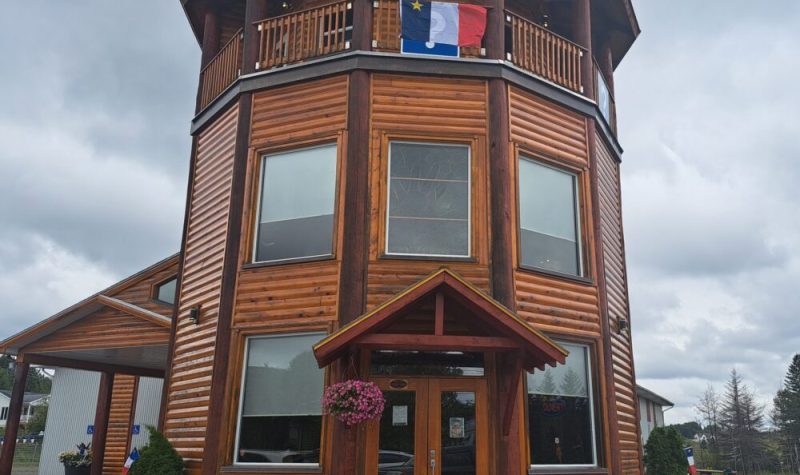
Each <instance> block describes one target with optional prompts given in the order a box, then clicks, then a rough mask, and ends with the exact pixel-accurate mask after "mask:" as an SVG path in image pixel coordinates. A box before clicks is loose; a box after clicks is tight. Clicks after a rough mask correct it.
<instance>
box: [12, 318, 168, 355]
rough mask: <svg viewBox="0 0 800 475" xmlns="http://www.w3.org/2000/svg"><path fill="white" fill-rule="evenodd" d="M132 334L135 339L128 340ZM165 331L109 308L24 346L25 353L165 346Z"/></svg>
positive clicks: (166, 337) (166, 332)
mask: <svg viewBox="0 0 800 475" xmlns="http://www.w3.org/2000/svg"><path fill="white" fill-rule="evenodd" d="M132 335H135V338H131V336H132ZM168 341H169V328H168V327H164V326H161V325H156V324H154V323H151V322H148V321H145V320H142V319H141V318H138V317H132V316H130V315H128V314H127V313H125V312H121V311H119V310H117V309H113V308H104V309H101V310H98V311H97V312H95V313H94V314H92V315H89V316H87V317H85V318H83V319H81V320H79V321H77V322H75V323H73V324H72V325H69V326H67V327H65V328H62V329H60V330H57V331H55V332H54V333H52V334H50V335H48V336H46V337H44V338H42V339H41V340H38V341H36V342H34V343H31V344H30V345H28V346H26V347H25V352H26V353H40V352H47V351H68V350H95V349H98V348H131V347H139V346H149V345H166V344H167V342H168Z"/></svg>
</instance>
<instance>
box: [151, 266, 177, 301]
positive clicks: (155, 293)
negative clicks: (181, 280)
mask: <svg viewBox="0 0 800 475" xmlns="http://www.w3.org/2000/svg"><path fill="white" fill-rule="evenodd" d="M173 280H174V281H175V296H174V297H173V302H167V301H166V300H161V299H160V298H159V297H158V293H159V290H161V288H162V287H163V286H165V285H166V284H168V283H170V282H171V281H173ZM178 290H180V289H179V288H178V275H177V274H176V275H173V276H171V277H168V278H166V279H162V280H160V281H158V282H156V283H155V284H153V286H152V289H151V291H150V298H151V299H152V300H153V301H154V302H156V303H159V304H161V305H169V306H170V307H174V306H175V305H176V304H177V303H178Z"/></svg>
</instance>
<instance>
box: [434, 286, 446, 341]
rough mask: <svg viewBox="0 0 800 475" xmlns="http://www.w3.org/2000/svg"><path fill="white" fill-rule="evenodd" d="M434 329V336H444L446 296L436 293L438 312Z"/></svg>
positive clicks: (436, 312)
mask: <svg viewBox="0 0 800 475" xmlns="http://www.w3.org/2000/svg"><path fill="white" fill-rule="evenodd" d="M433 327H434V330H433V334H434V335H437V336H442V335H444V295H443V294H442V293H441V292H436V311H435V317H434V325H433Z"/></svg>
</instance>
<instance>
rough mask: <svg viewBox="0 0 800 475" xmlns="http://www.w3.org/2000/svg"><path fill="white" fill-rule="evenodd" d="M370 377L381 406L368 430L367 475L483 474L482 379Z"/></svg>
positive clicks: (484, 411)
mask: <svg viewBox="0 0 800 475" xmlns="http://www.w3.org/2000/svg"><path fill="white" fill-rule="evenodd" d="M375 382H376V383H377V384H378V385H379V386H380V387H381V389H382V390H383V392H384V396H385V397H386V408H385V409H384V412H383V416H382V417H381V419H380V421H379V422H375V423H372V424H370V427H369V429H368V436H367V443H368V450H367V467H368V470H367V474H368V475H488V459H489V457H488V452H487V450H488V435H489V434H488V418H487V407H486V383H485V381H484V380H483V379H480V380H478V379H455V378H454V379H437V378H398V379H388V378H386V379H383V378H380V379H377V380H375Z"/></svg>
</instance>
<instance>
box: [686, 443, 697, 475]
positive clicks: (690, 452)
mask: <svg viewBox="0 0 800 475" xmlns="http://www.w3.org/2000/svg"><path fill="white" fill-rule="evenodd" d="M683 451H684V452H685V453H686V461H687V462H688V463H689V473H690V474H691V475H697V467H696V466H695V464H694V449H693V448H691V447H686V448H685V449H683Z"/></svg>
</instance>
